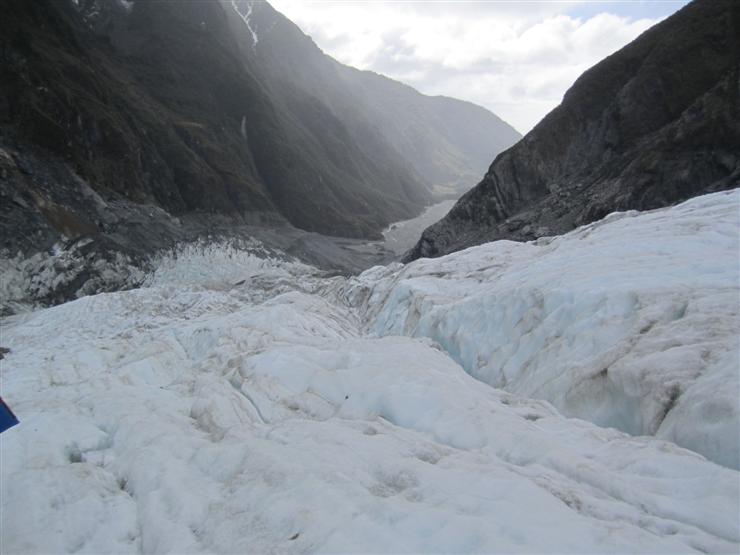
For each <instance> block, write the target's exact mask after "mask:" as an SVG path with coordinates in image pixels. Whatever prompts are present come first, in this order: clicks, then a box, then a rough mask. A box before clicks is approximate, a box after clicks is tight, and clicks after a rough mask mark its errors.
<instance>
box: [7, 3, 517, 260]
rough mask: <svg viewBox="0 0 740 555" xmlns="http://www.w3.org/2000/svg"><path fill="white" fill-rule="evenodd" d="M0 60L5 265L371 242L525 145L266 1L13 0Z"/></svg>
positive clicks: (500, 126) (489, 119)
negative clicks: (319, 237)
mask: <svg viewBox="0 0 740 555" xmlns="http://www.w3.org/2000/svg"><path fill="white" fill-rule="evenodd" d="M0 53H1V54H0V56H1V58H0V82H2V88H1V89H0V162H1V163H2V168H3V169H2V172H3V173H2V180H1V181H0V198H2V200H3V202H2V205H3V206H2V208H0V229H2V234H3V244H2V245H0V248H1V249H3V250H5V251H6V252H12V253H13V254H14V253H15V252H16V251H18V250H20V251H21V252H23V253H24V254H31V253H33V252H35V251H38V250H43V249H47V248H49V247H50V246H51V245H52V244H54V243H55V242H58V241H59V240H61V239H72V240H76V239H80V238H82V237H88V238H93V239H94V240H95V241H97V242H98V243H100V244H101V245H102V244H103V243H105V245H104V247H101V248H103V250H105V251H110V250H111V249H119V250H121V251H125V252H130V251H136V252H140V251H141V252H151V251H152V250H155V249H156V248H158V247H161V246H162V245H163V244H165V243H167V242H168V241H169V242H172V241H176V240H180V239H182V238H184V237H190V236H192V235H193V234H194V233H200V231H201V229H202V228H211V227H213V226H220V227H221V228H224V229H228V228H229V226H230V225H237V224H241V223H245V222H246V223H260V224H264V223H281V222H282V223H284V222H286V221H287V222H289V223H290V224H292V225H293V226H296V227H298V228H301V229H304V230H308V231H315V232H319V233H322V234H326V235H333V236H343V237H357V238H380V236H381V235H380V232H381V231H382V229H383V228H384V227H386V226H387V225H388V224H389V223H391V222H393V221H397V220H400V219H405V218H408V217H411V216H413V215H415V214H417V213H419V212H420V211H421V210H422V208H423V207H424V206H425V205H428V204H430V203H431V202H433V200H434V198H435V194H434V191H435V190H437V191H438V190H446V189H449V188H450V185H451V184H453V185H454V182H455V180H456V179H457V178H458V176H465V175H469V174H470V173H471V172H474V171H476V170H477V167H478V166H479V165H480V163H481V151H485V150H487V151H488V152H489V155H490V152H495V151H497V150H501V149H503V148H504V147H506V146H509V144H511V143H512V142H514V141H515V140H517V139H518V135H517V134H516V132H514V131H513V130H512V129H511V128H509V127H508V126H507V125H506V124H504V123H503V122H501V121H500V120H498V118H496V117H495V116H493V115H492V114H489V113H488V112H486V111H485V110H483V109H482V108H479V107H477V106H473V105H470V104H467V103H464V102H459V101H454V100H451V99H443V98H429V97H426V96H424V95H421V94H420V93H418V92H416V91H414V90H413V89H410V88H409V87H406V86H404V85H402V84H400V83H396V82H394V81H391V80H389V79H386V78H384V77H381V76H378V75H375V74H370V73H366V72H359V71H356V70H353V69H351V68H348V67H346V66H342V65H341V64H339V63H337V62H336V61H335V60H333V59H331V58H330V57H328V56H326V55H325V54H323V53H322V52H321V50H320V49H319V48H318V47H317V46H316V45H315V44H314V43H313V41H312V40H311V39H310V38H309V37H307V36H306V35H304V34H303V33H302V32H301V31H300V30H299V29H298V28H297V27H296V26H295V25H293V24H292V23H291V22H290V21H289V20H287V19H286V18H285V17H283V16H282V15H280V14H279V13H278V12H276V11H275V10H274V9H272V7H271V6H269V4H267V3H266V2H259V3H257V2H244V1H234V2H157V1H144V0H137V1H135V2H130V1H124V0H69V1H66V0H41V1H38V2H26V1H23V0H11V1H9V2H6V3H5V5H4V10H3V18H2V20H1V21H0ZM386 89H387V90H388V91H390V92H391V93H392V95H391V94H388V97H387V98H384V99H377V98H375V96H374V95H375V94H381V92H380V91H385V90H386ZM374 91H379V92H377V93H376V92H374ZM393 95H395V96H393ZM395 97H399V98H400V97H403V98H404V102H405V104H403V105H401V104H400V101H399V103H398V105H396V104H397V101H396V100H394V98H395ZM436 106H440V110H439V112H440V113H439V115H436V114H435V112H436V108H435V107H436ZM405 112H408V114H407V115H404V113H405ZM481 114H485V116H482V115H481ZM389 119H392V120H393V121H392V122H389ZM427 119H429V121H426V120H427ZM469 121H476V125H474V126H470V129H469V130H468V129H467V126H466V125H465V123H466V122H469ZM397 131H398V132H399V136H398V137H396V136H395V135H394V134H395V133H396V132H397ZM401 133H402V134H403V135H402V136H400V134H401ZM422 136H423V137H427V138H428V144H421V141H420V140H419V137H422ZM416 142H418V143H419V144H414V143H416ZM414 149H416V150H414ZM426 152H435V153H437V154H438V156H437V158H438V161H435V162H433V163H430V164H428V165H425V164H423V163H422V158H423V157H424V156H426V154H423V153H426ZM193 222H194V223H193ZM191 224H192V225H194V227H195V228H197V229H196V230H195V231H193V230H191V229H189V228H187V226H188V225H191ZM124 228H125V229H126V230H131V229H136V233H135V240H130V239H129V238H130V236H131V235H130V233H128V232H126V233H121V232H120V230H121V229H124Z"/></svg>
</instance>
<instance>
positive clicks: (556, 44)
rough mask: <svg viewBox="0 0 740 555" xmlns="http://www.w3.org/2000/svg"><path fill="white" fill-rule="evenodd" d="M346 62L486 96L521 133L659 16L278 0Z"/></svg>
mask: <svg viewBox="0 0 740 555" xmlns="http://www.w3.org/2000/svg"><path fill="white" fill-rule="evenodd" d="M272 4H273V5H274V6H275V8H276V9H278V10H279V11H281V12H282V13H284V14H285V15H286V16H287V17H288V18H290V19H291V20H293V21H294V22H295V23H296V24H297V25H298V26H299V27H301V29H302V30H303V31H304V32H306V33H307V34H308V35H310V36H312V37H313V39H314V40H315V41H316V43H317V44H318V45H319V46H320V47H321V48H322V49H323V50H324V51H326V52H327V53H328V54H330V55H331V56H333V57H335V58H336V59H338V60H339V61H341V62H343V63H346V64H348V65H352V66H355V67H358V68H360V69H370V70H373V71H377V72H378V73H383V74H385V75H388V76H389V77H392V78H395V79H398V80H400V81H403V82H406V83H408V84H409V85H412V86H414V87H416V88H417V89H419V90H420V91H421V92H423V93H425V94H444V95H447V96H453V97H456V98H461V99H465V100H470V101H472V102H475V103H477V104H481V105H483V106H485V107H487V108H489V109H490V110H492V111H494V112H495V113H496V114H498V115H499V116H501V117H502V118H503V119H505V120H506V121H508V122H509V123H511V124H512V125H513V126H514V127H516V128H517V129H518V130H519V131H521V132H526V131H529V129H531V128H532V127H533V126H534V125H535V124H536V123H537V122H538V121H539V120H540V119H541V118H542V117H543V116H544V115H545V114H546V113H547V112H548V111H550V110H551V109H552V108H554V107H555V106H557V104H559V102H560V100H561V99H562V96H563V94H564V93H565V91H566V90H567V89H568V87H570V85H572V84H573V82H574V81H575V79H576V78H577V77H578V76H579V75H580V74H581V73H582V72H583V71H584V70H586V69H587V68H589V67H590V66H592V65H593V64H595V63H596V62H598V61H599V60H601V59H602V58H604V57H606V56H607V55H609V54H610V53H612V52H614V51H616V50H618V49H619V48H621V47H622V46H624V45H625V44H627V43H628V42H630V41H631V40H632V39H634V38H635V37H637V36H638V35H639V34H640V33H642V32H643V31H645V30H646V29H647V28H648V27H650V26H652V25H653V24H655V23H656V22H657V21H659V18H657V17H645V18H637V17H629V16H625V15H621V16H618V15H612V14H609V13H597V14H595V15H592V16H591V17H588V18H586V17H574V16H572V15H568V13H566V12H567V11H568V10H569V9H570V8H572V7H573V6H574V5H577V3H575V2H513V1H503V2H502V1H495V2H453V1H449V2H439V1H425V2H417V1H404V2H354V1H348V2H338V1H327V0H313V1H311V0H308V1H306V0H304V1H299V0H274V1H273V2H272Z"/></svg>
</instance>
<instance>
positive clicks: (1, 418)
mask: <svg viewBox="0 0 740 555" xmlns="http://www.w3.org/2000/svg"><path fill="white" fill-rule="evenodd" d="M16 424H18V419H17V418H16V417H15V414H13V411H12V410H10V407H9V406H8V405H6V404H5V401H3V398H2V397H0V434H1V433H3V432H4V431H5V430H7V429H8V428H12V427H13V426H15V425H16Z"/></svg>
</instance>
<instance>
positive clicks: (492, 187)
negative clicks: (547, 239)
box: [407, 0, 740, 260]
mask: <svg viewBox="0 0 740 555" xmlns="http://www.w3.org/2000/svg"><path fill="white" fill-rule="evenodd" d="M739 80H740V4H738V3H737V2H735V1H733V0H696V1H695V2H693V3H692V4H690V5H688V6H686V7H685V8H684V9H682V10H681V11H679V12H678V13H676V14H675V15H673V16H672V17H670V18H669V19H667V20H666V21H664V22H662V23H660V24H658V25H656V26H655V27H654V28H652V29H650V30H648V31H647V32H645V33H644V34H643V35H641V36H640V37H638V38H637V39H636V40H635V41H634V42H632V43H631V44H629V45H628V46H626V47H624V48H623V49H621V50H620V51H619V52H617V53H615V54H613V55H612V56H609V57H608V58H606V59H605V60H603V61H602V62H600V63H599V64H597V65H596V66H594V67H593V68H591V69H590V70H588V71H587V72H586V73H584V74H583V75H582V76H581V77H580V78H579V79H578V80H577V81H576V83H575V84H574V85H573V87H571V89H570V90H569V91H568V92H567V93H566V94H565V97H564V98H563V102H562V104H561V105H560V106H558V107H557V108H556V109H555V110H553V111H552V112H551V113H550V114H548V115H547V116H546V117H545V118H544V119H543V120H542V121H541V122H540V123H539V124H538V125H537V126H536V127H535V128H534V129H533V130H532V131H531V132H530V133H528V134H527V135H526V136H525V137H524V139H522V140H521V141H520V142H519V143H517V144H516V145H515V146H514V147H512V148H511V149H509V150H507V151H506V152H504V153H503V154H501V155H499V156H498V157H497V158H496V159H495V161H494V162H493V164H492V165H491V167H490V169H489V171H488V173H487V174H486V176H485V177H484V179H483V181H481V182H480V183H479V184H478V185H477V186H476V187H475V188H474V189H473V190H471V191H469V192H468V193H467V194H466V195H465V196H463V197H462V198H461V199H460V201H459V202H458V203H457V204H456V205H455V207H454V208H453V209H452V210H451V211H450V213H449V214H448V215H447V216H446V217H445V218H444V219H442V220H441V221H440V222H438V223H436V224H434V225H433V226H431V227H430V228H428V229H427V230H426V231H425V232H424V234H423V235H422V237H421V239H420V240H419V242H418V243H417V245H416V246H415V247H414V249H412V251H410V252H409V253H408V255H407V259H409V260H410V259H414V258H418V257H430V256H439V255H441V254H445V253H449V252H452V251H455V250H459V249H462V248H465V247H468V246H471V245H476V244H480V243H483V242H485V241H491V240H495V239H502V238H509V239H515V240H528V239H532V238H534V237H538V236H543V235H551V234H558V233H562V232H564V231H567V230H569V229H572V228H573V227H575V226H577V225H581V224H584V223H588V222H592V221H594V220H596V219H599V218H600V217H602V216H604V215H605V214H608V213H609V212H612V211H614V210H624V209H649V208H656V207H659V206H665V205H668V204H671V203H674V202H677V201H680V200H683V199H686V198H689V197H691V196H694V195H697V194H700V193H703V192H707V191H715V190H721V189H725V188H728V187H733V186H737V185H738V184H739V183H740V154H739V153H740V125H739V124H738V122H740V82H739Z"/></svg>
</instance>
